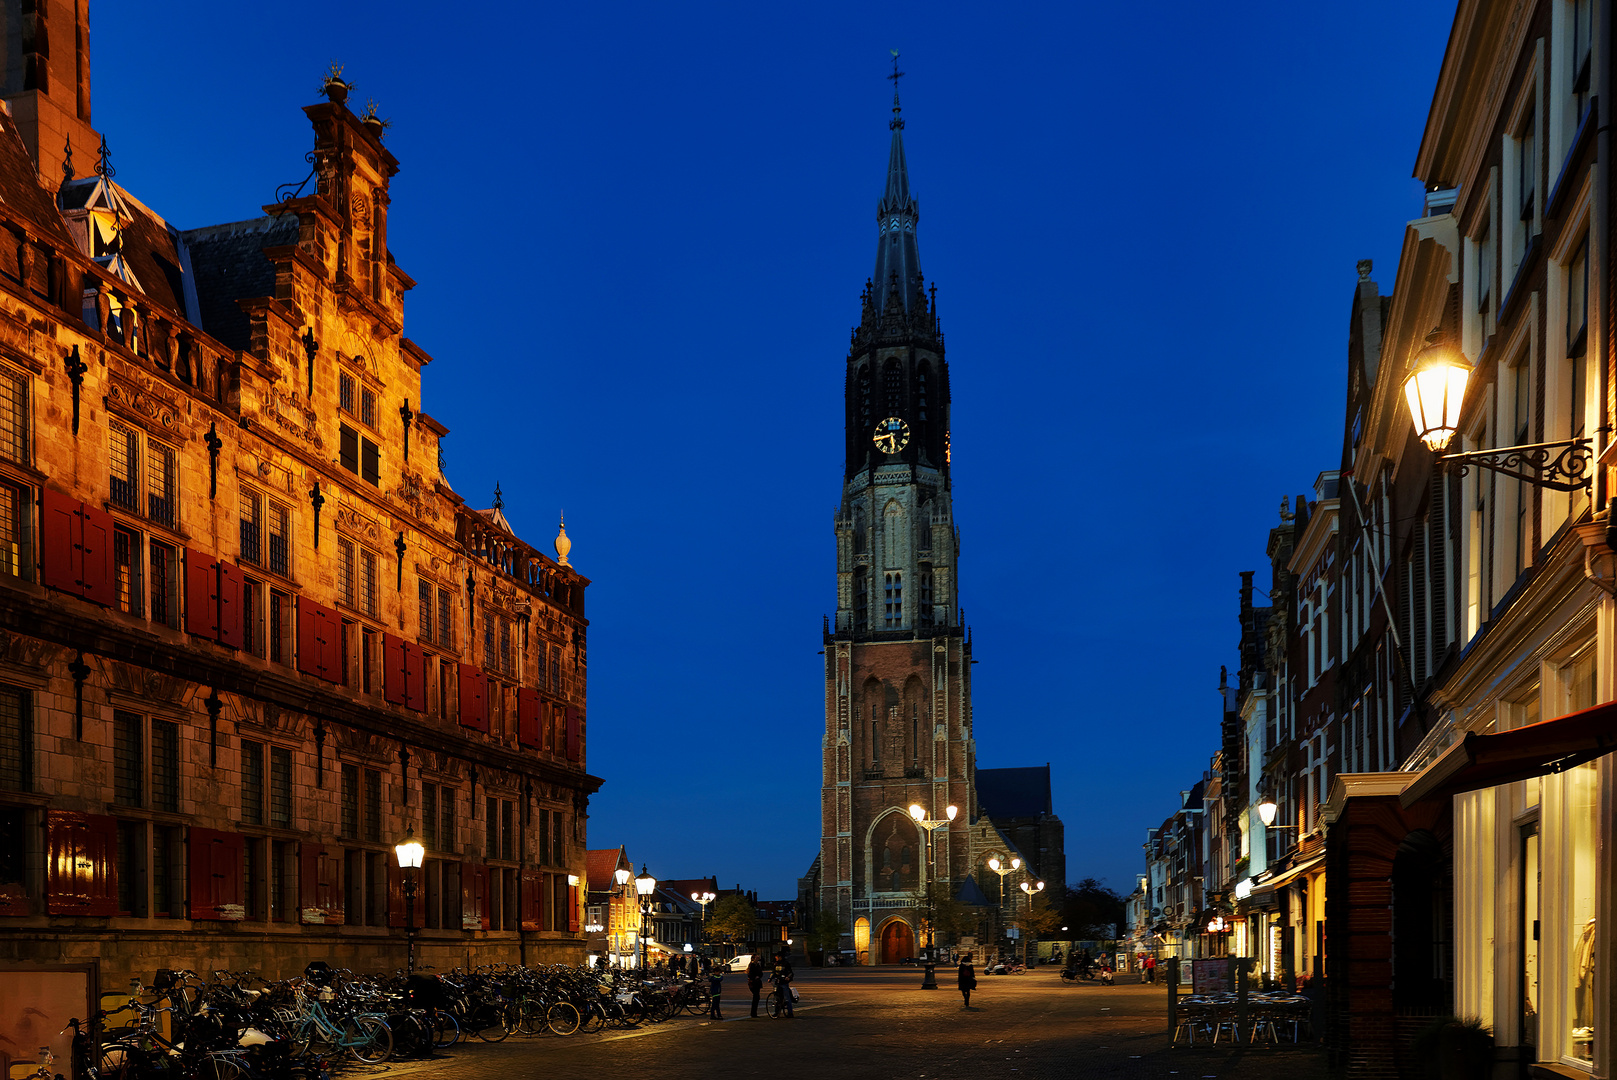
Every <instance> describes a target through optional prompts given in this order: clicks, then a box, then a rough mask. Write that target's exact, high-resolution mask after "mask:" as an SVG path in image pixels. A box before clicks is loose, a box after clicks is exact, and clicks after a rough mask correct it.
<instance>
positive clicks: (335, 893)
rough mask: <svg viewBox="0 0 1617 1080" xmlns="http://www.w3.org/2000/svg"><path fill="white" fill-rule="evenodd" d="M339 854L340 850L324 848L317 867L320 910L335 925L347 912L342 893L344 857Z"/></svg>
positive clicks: (327, 920)
mask: <svg viewBox="0 0 1617 1080" xmlns="http://www.w3.org/2000/svg"><path fill="white" fill-rule="evenodd" d="M339 856H340V853H339V852H336V851H326V850H325V849H323V848H322V849H321V851H320V859H319V862H318V867H317V872H318V874H319V878H318V886H317V893H316V895H317V896H318V898H319V901H320V910H321V911H323V912H324V913H325V916H326V922H328V923H331V924H333V925H336V924H338V923H341V922H342V921H343V918H344V915H345V914H346V913H345V911H344V903H343V894H342V859H341V858H340V857H339Z"/></svg>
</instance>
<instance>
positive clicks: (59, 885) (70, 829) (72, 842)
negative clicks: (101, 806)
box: [45, 810, 118, 916]
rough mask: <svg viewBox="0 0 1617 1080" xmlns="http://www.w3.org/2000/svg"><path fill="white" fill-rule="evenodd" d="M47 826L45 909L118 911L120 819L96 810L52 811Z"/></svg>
mask: <svg viewBox="0 0 1617 1080" xmlns="http://www.w3.org/2000/svg"><path fill="white" fill-rule="evenodd" d="M45 831H46V848H47V854H46V858H47V864H46V867H45V894H46V895H45V911H46V913H47V914H50V915H93V916H108V915H115V914H117V912H118V879H117V866H118V862H117V857H118V823H117V822H115V821H114V820H113V819H112V818H110V817H101V816H99V815H96V814H79V813H74V812H72V811H68V810H51V811H48V812H47V813H46V816H45Z"/></svg>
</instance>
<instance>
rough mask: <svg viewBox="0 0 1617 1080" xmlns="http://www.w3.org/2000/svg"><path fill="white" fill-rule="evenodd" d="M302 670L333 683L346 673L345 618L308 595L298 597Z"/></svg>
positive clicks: (299, 653) (299, 668)
mask: <svg viewBox="0 0 1617 1080" xmlns="http://www.w3.org/2000/svg"><path fill="white" fill-rule="evenodd" d="M298 670H299V671H301V672H303V674H305V675H313V676H314V677H315V678H317V679H324V680H326V681H327V682H332V683H334V682H337V681H339V679H340V677H341V675H342V620H341V619H340V618H339V617H338V616H337V613H336V612H335V611H333V610H331V609H330V608H328V607H325V606H323V605H320V604H317V603H315V602H314V601H313V600H310V599H309V598H308V597H305V596H300V597H298Z"/></svg>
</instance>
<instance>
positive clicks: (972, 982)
mask: <svg viewBox="0 0 1617 1080" xmlns="http://www.w3.org/2000/svg"><path fill="white" fill-rule="evenodd" d="M958 978H959V980H960V996H961V997H963V998H965V999H966V1002H965V1004H964V1005H962V1006H960V1007H961V1008H962V1009H969V1008H971V992H972V991H973V990H975V989H977V969H976V968H974V967H972V966H971V954H970V953H966V955H964V956H962V957H961V958H960V971H959V975H958Z"/></svg>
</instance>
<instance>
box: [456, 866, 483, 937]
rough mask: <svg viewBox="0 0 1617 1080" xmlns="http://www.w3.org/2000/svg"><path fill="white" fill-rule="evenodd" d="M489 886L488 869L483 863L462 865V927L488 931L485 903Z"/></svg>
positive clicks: (463, 928)
mask: <svg viewBox="0 0 1617 1080" xmlns="http://www.w3.org/2000/svg"><path fill="white" fill-rule="evenodd" d="M487 886H488V867H486V866H484V865H483V864H482V863H469V862H463V863H461V864H460V927H461V929H462V930H487V929H488V922H489V920H488V909H487V907H486V906H485V904H484V903H483V900H484V896H485V892H486V890H487Z"/></svg>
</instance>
